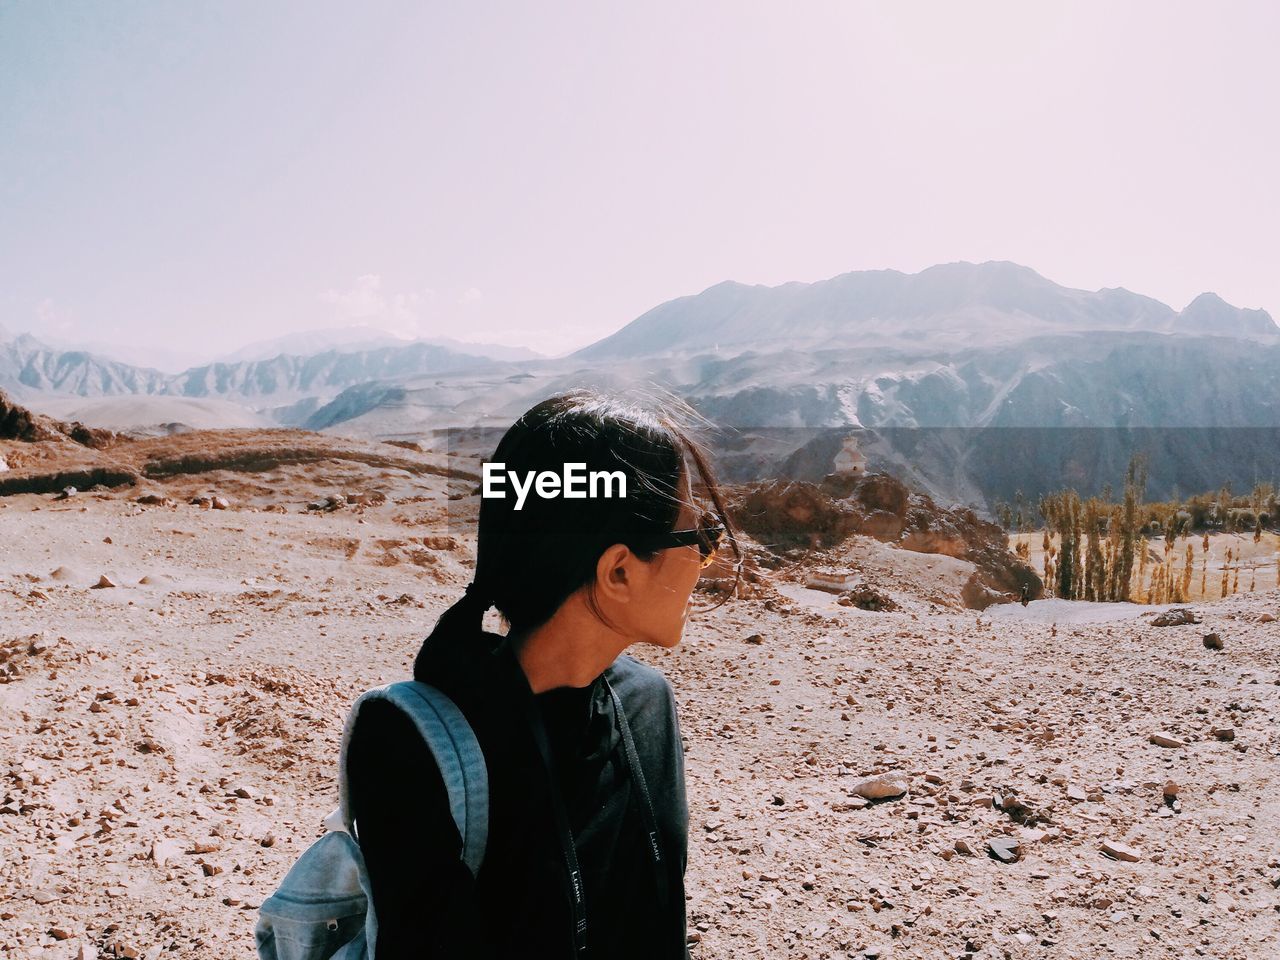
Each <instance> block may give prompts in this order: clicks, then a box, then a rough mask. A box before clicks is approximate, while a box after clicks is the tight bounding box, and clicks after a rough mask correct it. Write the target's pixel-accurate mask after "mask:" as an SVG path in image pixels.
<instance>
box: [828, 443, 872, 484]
mask: <svg viewBox="0 0 1280 960" xmlns="http://www.w3.org/2000/svg"><path fill="white" fill-rule="evenodd" d="M831 466H832V472H834V473H838V474H843V475H845V476H852V477H861V476H863V475H864V474H865V473H866V472H867V458H866V456H865V455H864V454H863V452H862V451H861V450H859V449H858V438H857V437H855V436H853V435H852V434H850V435H849V436H847V437H845V438H844V445H843V446H842V447H841V448H840V452H839V453H837V454H836V455H835V457H834V459H833V460H832V461H831Z"/></svg>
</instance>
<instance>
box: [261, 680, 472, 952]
mask: <svg viewBox="0 0 1280 960" xmlns="http://www.w3.org/2000/svg"><path fill="white" fill-rule="evenodd" d="M370 700H386V701H389V702H391V703H393V704H394V705H395V706H396V707H397V708H399V709H400V710H401V711H402V712H404V713H405V714H407V715H408V716H409V718H410V719H411V720H413V723H414V726H415V727H416V728H417V730H418V733H419V734H420V735H421V737H422V739H423V741H424V742H425V743H426V745H427V747H428V748H429V749H430V751H431V753H432V755H433V756H434V757H435V760H436V763H437V764H438V765H439V767H440V773H441V775H442V777H443V779H444V783H445V787H446V789H447V790H448V792H449V807H450V810H451V812H452V813H453V821H454V823H455V824H456V825H457V827H458V834H459V835H460V836H461V837H462V860H463V861H464V862H465V863H466V865H467V867H468V868H469V869H470V870H471V874H472V876H475V875H476V874H477V873H478V872H479V870H480V864H481V862H482V861H483V860H484V850H485V843H486V840H487V839H488V832H489V775H488V770H487V769H486V767H485V762H484V756H483V754H482V753H481V752H480V744H479V743H478V742H477V740H476V736H475V733H474V732H473V731H472V729H471V726H470V724H468V723H467V720H466V718H465V717H463V715H462V711H461V710H459V709H458V708H457V706H456V705H455V704H454V703H453V701H452V700H450V699H449V698H448V697H447V696H445V695H444V694H443V693H441V692H440V691H439V690H437V689H435V688H434V687H430V686H428V685H427V684H425V683H420V682H418V681H416V680H407V681H404V682H401V683H392V684H389V685H387V686H384V687H377V688H375V689H373V690H370V691H368V692H367V693H365V694H363V695H361V697H360V698H359V699H358V700H356V702H355V704H354V705H353V706H352V708H351V712H350V713H349V714H348V715H347V722H346V726H345V728H344V729H343V733H342V751H341V755H340V757H339V761H338V809H336V810H334V811H333V813H331V814H329V816H328V817H326V818H325V821H324V826H325V829H326V831H327V832H326V833H325V834H324V835H323V836H322V837H320V839H319V840H317V841H316V842H315V843H313V844H312V845H311V846H310V847H308V848H307V849H306V850H305V851H304V852H303V854H302V856H300V857H299V858H298V859H297V861H295V863H294V864H293V866H292V867H290V868H289V872H288V873H287V874H285V878H284V880H283V881H281V883H280V887H279V888H278V889H277V890H276V892H275V893H273V894H272V895H271V896H270V897H268V898H267V899H266V900H265V901H264V902H263V904H262V907H261V909H260V911H259V915H258V923H257V926H256V928H255V930H254V935H255V938H256V940H257V946H258V957H259V960H369V958H371V957H373V956H374V950H375V947H376V944H377V938H378V923H377V918H376V916H375V913H374V910H373V908H372V906H371V899H372V897H371V893H370V887H369V875H368V873H367V871H366V870H365V865H364V857H363V856H361V853H360V846H359V844H358V843H357V842H356V839H355V835H354V833H353V832H352V818H351V806H350V791H351V787H350V782H349V781H348V778H347V750H348V747H349V746H350V743H351V733H352V730H354V728H355V721H356V717H357V716H358V715H359V713H360V710H361V708H362V707H363V706H364V704H366V703H368V702H369V701H370Z"/></svg>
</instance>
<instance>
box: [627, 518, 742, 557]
mask: <svg viewBox="0 0 1280 960" xmlns="http://www.w3.org/2000/svg"><path fill="white" fill-rule="evenodd" d="M725 536H726V531H725V529H724V525H723V524H722V523H719V522H718V521H717V520H716V518H715V517H713V516H712V515H711V514H703V516H702V518H701V519H700V520H699V521H698V525H697V526H696V527H694V528H692V529H689V530H671V531H669V532H667V533H661V534H658V535H657V536H654V537H649V538H646V539H645V540H644V541H643V544H642V545H641V546H642V547H643V549H645V550H670V549H672V548H673V547H697V548H698V553H700V554H701V555H702V568H703V569H706V568H707V567H709V566H711V564H712V563H713V562H714V561H715V558H716V551H717V550H719V549H720V547H721V545H722V544H723V543H724V538H725Z"/></svg>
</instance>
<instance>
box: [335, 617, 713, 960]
mask: <svg viewBox="0 0 1280 960" xmlns="http://www.w3.org/2000/svg"><path fill="white" fill-rule="evenodd" d="M484 636H485V638H486V642H487V644H488V645H489V649H487V650H484V649H481V650H479V651H477V652H476V653H474V654H472V655H469V656H467V657H466V658H463V659H462V660H461V661H459V662H458V663H456V664H454V665H453V666H452V667H451V668H450V669H448V670H444V669H441V670H440V671H438V672H437V673H436V675H433V676H420V677H419V679H422V680H426V681H427V682H430V683H432V684H433V685H434V686H436V687H438V688H439V689H441V690H443V691H444V692H445V693H446V694H448V695H449V696H450V697H451V698H452V699H453V701H454V702H455V703H456V704H457V705H458V707H459V709H460V710H461V711H462V713H463V715H464V716H466V718H467V720H468V721H469V722H470V724H471V726H472V728H473V729H474V730H475V734H476V738H477V740H479V742H480V747H481V749H482V750H483V751H484V756H485V762H486V765H487V767H488V772H489V791H490V812H489V840H488V846H487V849H486V853H485V860H484V865H483V866H482V867H481V869H480V872H479V876H478V877H476V878H475V879H474V880H473V879H472V877H471V875H470V873H469V871H468V870H467V868H466V867H465V866H464V865H463V864H462V862H461V860H460V859H459V857H460V850H461V841H460V838H459V836H458V831H457V828H456V827H455V826H454V824H453V821H452V819H451V817H450V815H449V812H448V805H447V800H446V796H445V791H444V784H443V782H442V780H441V778H440V774H439V771H438V770H437V769H436V766H435V763H434V761H433V760H432V759H431V757H430V754H429V753H428V752H427V749H426V747H425V745H423V744H422V743H421V741H420V740H419V739H418V738H417V735H416V734H415V733H414V731H413V728H412V726H411V725H410V723H409V721H408V720H407V718H405V717H404V716H402V715H401V714H399V713H398V712H396V711H395V710H394V708H390V707H388V706H387V705H386V704H381V703H376V702H375V703H371V704H369V705H368V706H367V707H366V708H365V709H364V710H363V711H362V712H361V715H360V718H359V721H358V722H357V725H356V728H355V730H354V731H353V735H352V741H351V745H350V748H349V754H348V764H349V770H350V776H351V802H352V810H353V814H354V818H355V821H356V831H357V834H358V836H359V840H360V846H361V850H362V852H363V854H364V857H365V863H366V866H367V868H368V871H369V878H370V884H371V886H372V892H373V907H374V910H375V912H376V915H377V919H378V927H379V933H378V943H377V954H376V956H375V957H374V958H373V960H410V958H412V960H425V958H434V957H449V958H486V960H488V958H494V960H517V958H520V960H523V958H543V957H546V958H549V960H552V958H554V960H558V958H566V960H568V958H572V957H574V949H573V919H572V907H571V901H570V895H569V888H568V886H567V871H566V868H565V866H564V857H563V855H562V853H561V847H560V844H559V842H558V834H557V832H556V829H555V820H554V816H553V808H552V807H551V795H550V792H549V791H550V790H551V789H553V787H552V782H553V780H554V783H555V787H554V789H558V790H559V791H560V792H561V796H562V797H563V798H564V801H565V807H566V811H567V814H568V817H569V822H570V826H571V829H572V833H573V836H574V841H575V844H576V847H577V852H578V860H579V865H580V867H581V871H582V879H583V887H584V899H585V902H586V915H587V944H588V948H589V950H588V954H587V955H588V956H589V957H590V958H592V960H629V958H636V960H640V958H644V960H685V958H687V957H688V951H687V948H686V945H685V898H684V871H685V863H686V858H687V849H688V823H689V814H688V806H687V803H686V799H685V784H684V753H683V744H682V741H681V739H680V731H679V726H678V723H677V719H676V710H675V700H674V697H673V694H672V690H671V685H670V683H668V682H667V680H666V679H665V678H664V677H663V676H662V674H661V673H659V672H658V671H657V670H654V669H653V668H652V667H648V666H645V665H643V664H641V663H639V662H637V661H636V660H634V659H632V658H631V657H629V656H626V655H623V656H620V657H618V659H617V660H615V661H614V662H613V663H612V664H611V665H610V666H609V667H608V668H607V669H606V670H605V673H604V676H607V678H608V680H609V682H610V683H611V684H612V685H613V688H614V690H616V691H617V694H618V696H619V698H620V699H621V701H622V704H623V708H624V710H625V711H626V714H627V718H628V720H629V722H630V725H631V730H632V734H633V736H634V738H635V743H636V751H637V753H638V754H639V758H640V766H641V769H642V770H643V771H644V775H645V779H646V781H647V782H648V787H649V791H650V796H651V798H652V803H653V807H654V813H655V814H656V817H657V821H658V827H659V834H660V842H661V850H662V854H663V869H664V870H665V877H664V878H663V880H664V881H665V882H663V883H660V878H659V875H658V872H657V871H658V869H659V868H658V867H657V866H655V865H654V864H653V862H652V861H651V859H650V855H649V847H648V842H647V838H646V836H645V834H646V830H645V829H644V826H643V823H644V821H643V818H642V816H641V807H640V804H641V802H642V801H641V800H640V798H639V796H638V795H637V794H636V793H635V792H634V791H633V790H632V789H631V783H630V777H629V774H628V768H627V764H626V759H625V754H624V751H623V746H622V740H621V735H620V732H619V728H618V726H617V723H616V718H615V716H614V710H613V703H612V700H611V698H610V697H609V695H608V692H607V689H606V688H605V686H604V684H603V683H602V682H601V679H600V678H599V677H597V678H596V680H595V681H594V682H593V683H592V684H591V685H589V686H587V687H583V688H573V687H561V688H558V689H556V690H549V691H546V692H545V693H542V694H538V695H534V694H533V693H532V691H531V690H530V688H529V684H528V680H527V679H526V677H525V675H524V671H523V669H522V668H521V667H520V664H519V662H518V661H517V660H516V658H515V655H514V653H513V651H512V650H511V649H510V647H509V646H508V644H507V643H506V641H505V640H504V639H503V638H501V637H496V636H493V635H490V634H485V635H484ZM530 698H532V700H533V702H534V703H535V704H536V706H537V709H538V710H539V712H540V714H541V716H542V717H543V720H544V723H545V727H546V730H547V737H548V740H549V742H550V746H551V752H552V757H553V763H554V766H555V768H556V769H555V771H554V776H553V777H548V775H547V772H546V767H545V764H544V763H543V762H542V760H541V757H540V755H539V753H538V750H537V747H536V742H535V740H534V738H533V733H532V728H531V723H530V717H529V713H528V702H529V699H530ZM664 886H665V890H666V896H665V898H664V897H663V896H662V894H661V892H660V891H662V889H663V887H664Z"/></svg>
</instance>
